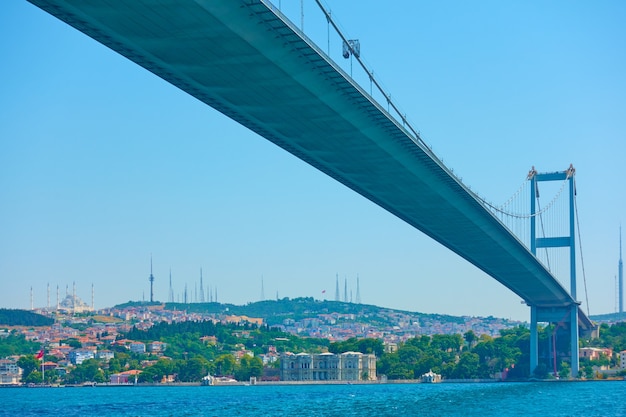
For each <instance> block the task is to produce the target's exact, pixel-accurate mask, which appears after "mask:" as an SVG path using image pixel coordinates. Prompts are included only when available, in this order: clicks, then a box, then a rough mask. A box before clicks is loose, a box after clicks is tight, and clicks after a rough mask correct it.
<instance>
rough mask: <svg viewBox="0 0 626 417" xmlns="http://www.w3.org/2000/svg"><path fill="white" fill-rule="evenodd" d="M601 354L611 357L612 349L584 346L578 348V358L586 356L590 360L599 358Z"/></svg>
mask: <svg viewBox="0 0 626 417" xmlns="http://www.w3.org/2000/svg"><path fill="white" fill-rule="evenodd" d="M601 355H604V356H606V357H607V358H611V357H612V356H613V349H610V348H594V347H584V348H580V349H579V350H578V357H579V358H586V359H589V360H591V361H593V360H598V359H600V357H601Z"/></svg>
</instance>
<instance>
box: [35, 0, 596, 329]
mask: <svg viewBox="0 0 626 417" xmlns="http://www.w3.org/2000/svg"><path fill="white" fill-rule="evenodd" d="M30 1H31V2H32V3H34V4H36V5H37V6H39V7H41V8H42V9H44V10H46V11H48V12H49V13H51V14H53V15H54V16H56V17H58V18H59V19H61V20H63V21H65V22H67V23H69V24H70V25H72V26H74V27H75V28H77V29H78V30H80V31H82V32H84V33H86V34H87V35H89V36H91V37H92V38H94V39H96V40H98V41H100V42H101V43H103V44H104V45H106V46H108V47H110V48H111V49H113V50H115V51H117V52H119V53H120V54H122V55H124V56H126V57H128V58H129V59H130V60H132V61H134V62H136V63H137V64H139V65H141V66H143V67H145V68H146V69H148V70H149V71H151V72H153V73H155V74H156V75H158V76H159V77H161V78H163V79H165V80H167V81H168V82H170V83H172V84H174V85H176V86H178V87H179V88H181V89H182V90H184V91H186V92H188V93H189V94H191V95H193V96H195V97H196V98H198V99H199V100H201V101H203V102H205V103H206V104H208V105H209V106H211V107H214V108H215V109H217V110H219V111H220V112H222V113H224V114H226V115H227V116H229V117H231V118H232V119H234V120H236V121H237V122H239V123H241V124H243V125H244V126H247V127H248V128H250V129H251V130H253V131H255V132H257V133H258V134H259V135H261V136H263V137H265V138H266V139H268V140H270V141H272V142H274V143H275V144H277V145H278V146H280V147H282V148H283V149H285V150H287V151H288V152H290V153H292V154H294V155H295V156H297V157H298V158H301V159H302V160H304V161H306V162H308V163H309V164H311V165H313V166H314V167H316V168H318V169H319V170H321V171H323V172H325V173H326V174H328V175H330V176H331V177H333V178H335V179H336V180H338V181H340V182H341V183H343V184H345V185H346V186H348V187H350V188H352V189H353V190H355V191H357V192H358V193H360V194H362V195H363V196H365V197H366V198H368V199H370V200H372V201H373V202H375V203H376V204H378V205H380V206H381V207H383V208H385V209H386V210H388V211H389V212H391V213H393V214H395V215H396V216H398V217H399V218H401V219H403V220H404V221H406V222H407V223H409V224H411V225H412V226H414V227H416V228H417V229H419V230H421V231H422V232H424V233H425V234H427V235H428V236H430V237H432V238H433V239H435V240H436V241H438V242H440V243H441V244H443V245H444V246H446V247H448V248H449V249H451V250H452V251H454V252H456V253H457V254H459V255H460V256H462V257H463V258H465V259H467V260H468V261H469V262H471V263H472V264H474V265H476V266H478V267H479V268H480V269H482V270H483V271H485V272H486V273H487V274H489V275H490V276H492V277H493V278H495V279H496V280H498V281H499V282H500V283H502V284H503V285H505V286H506V287H508V288H509V289H510V290H511V291H513V292H514V293H516V294H517V295H519V296H520V297H521V298H522V299H523V300H524V301H526V303H528V304H530V305H535V306H538V307H541V308H550V307H555V308H560V307H565V306H568V305H571V304H572V303H574V300H573V299H572V297H571V296H570V295H569V293H568V292H567V290H565V289H564V288H563V287H562V286H561V285H560V283H559V282H558V281H557V280H556V279H555V278H554V277H553V276H552V275H551V274H550V273H549V272H548V271H547V270H546V269H545V268H544V267H543V266H542V265H541V263H540V262H538V261H537V259H536V258H535V257H534V256H533V255H532V254H531V253H530V252H529V251H528V250H527V249H526V248H525V247H524V246H523V245H522V244H521V243H520V242H519V241H518V240H517V239H516V238H515V237H514V236H513V235H512V234H511V233H509V232H508V231H507V230H506V229H505V228H504V226H503V225H502V224H501V223H500V222H499V221H498V220H497V219H496V218H495V217H494V216H493V215H492V214H491V213H489V212H488V211H487V210H485V209H484V208H483V206H482V205H481V204H480V203H479V202H478V201H477V200H476V199H475V198H474V196H473V194H472V193H470V192H469V191H468V189H467V188H466V187H465V186H463V185H462V184H461V183H459V182H458V181H457V180H456V179H455V178H454V176H452V175H451V174H450V172H449V171H448V170H447V168H446V167H445V166H443V165H442V164H441V163H440V162H439V161H438V160H437V159H436V158H434V157H433V156H432V155H431V153H430V151H429V150H428V149H427V148H426V147H424V146H423V145H421V144H420V143H418V142H416V141H415V140H413V139H412V138H411V136H410V135H409V134H408V133H407V131H406V130H405V129H404V128H403V127H402V125H401V124H399V123H398V122H397V121H395V120H394V119H393V118H392V117H391V116H390V115H389V114H388V113H387V112H386V111H385V110H384V109H383V108H382V107H381V106H380V105H378V104H377V103H376V102H374V101H373V100H372V99H371V98H370V97H369V95H368V94H367V93H366V92H365V91H363V90H362V89H361V88H360V87H358V86H357V85H356V84H355V83H353V82H352V81H351V80H350V77H348V76H347V75H346V74H345V73H344V72H343V71H342V70H341V69H339V68H338V67H337V66H336V64H334V63H333V62H332V61H331V60H330V59H328V58H327V57H326V56H325V54H324V53H323V52H321V51H320V50H319V48H317V47H316V46H315V45H314V44H312V43H311V42H310V41H308V40H307V38H306V37H304V36H302V35H301V33H300V32H299V31H298V29H296V28H294V27H293V25H291V24H290V23H288V22H286V21H283V20H282V19H281V18H280V17H279V16H278V15H277V14H276V13H275V12H273V11H272V10H271V9H270V8H268V7H267V6H266V5H265V4H263V2H261V1H260V0H239V1H237V0H211V1H208V0H160V1H159V2H158V7H157V6H155V4H154V3H155V2H154V1H153V0H127V1H120V0H97V1H96V0H30ZM581 316H582V317H583V318H585V319H586V317H585V316H584V314H582V312H581Z"/></svg>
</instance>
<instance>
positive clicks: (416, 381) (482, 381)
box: [0, 378, 625, 388]
mask: <svg viewBox="0 0 626 417" xmlns="http://www.w3.org/2000/svg"><path fill="white" fill-rule="evenodd" d="M611 381H612V382H615V381H619V382H624V381H625V380H624V379H617V378H612V379H527V380H516V381H503V380H500V379H446V380H443V381H441V382H437V383H434V384H433V383H429V382H423V381H421V380H419V379H402V380H391V381H389V380H387V381H378V380H377V381H257V382H256V383H250V382H239V381H236V382H225V383H218V384H214V385H202V384H201V383H199V382H170V383H165V384H155V383H142V384H110V383H100V384H97V383H95V384H77V385H23V384H2V385H0V388H115V387H201V386H206V387H237V386H239V387H243V386H306V385H409V384H426V385H437V384H495V383H518V382H529V383H532V382H546V383H555V382H556V383H558V382H611Z"/></svg>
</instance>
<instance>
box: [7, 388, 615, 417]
mask: <svg viewBox="0 0 626 417" xmlns="http://www.w3.org/2000/svg"><path fill="white" fill-rule="evenodd" d="M0 416H64V417H71V416H81V417H82V416H154V417H158V416H438V417H439V416H581V417H583V416H584V417H587V416H603V417H608V416H626V381H610V382H536V383H466V384H462V383H459V384H455V383H442V384H377V385H374V384H372V385H269V386H267V385H256V386H221V387H220V386H207V387H200V386H184V387H181V386H156V387H142V386H129V387H81V388H6V389H0Z"/></svg>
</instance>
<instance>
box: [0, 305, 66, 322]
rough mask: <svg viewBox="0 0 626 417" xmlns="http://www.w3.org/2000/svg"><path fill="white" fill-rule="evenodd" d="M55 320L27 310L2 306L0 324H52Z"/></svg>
mask: <svg viewBox="0 0 626 417" xmlns="http://www.w3.org/2000/svg"><path fill="white" fill-rule="evenodd" d="M52 324H54V320H53V319H51V318H50V317H46V316H42V315H41V314H37V313H33V312H32V311H27V310H9V309H5V308H0V325H5V326H50V325H52Z"/></svg>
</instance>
